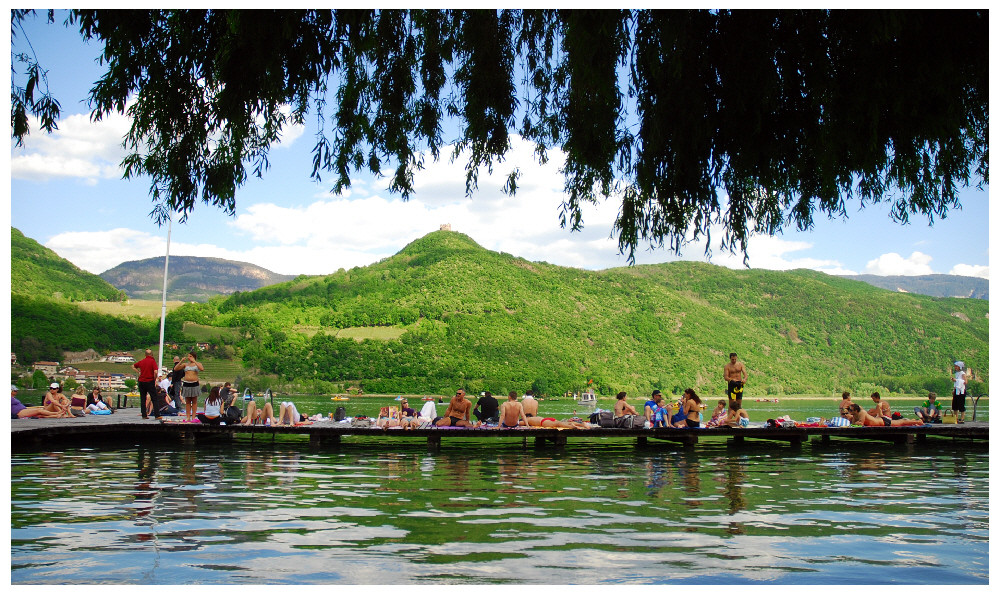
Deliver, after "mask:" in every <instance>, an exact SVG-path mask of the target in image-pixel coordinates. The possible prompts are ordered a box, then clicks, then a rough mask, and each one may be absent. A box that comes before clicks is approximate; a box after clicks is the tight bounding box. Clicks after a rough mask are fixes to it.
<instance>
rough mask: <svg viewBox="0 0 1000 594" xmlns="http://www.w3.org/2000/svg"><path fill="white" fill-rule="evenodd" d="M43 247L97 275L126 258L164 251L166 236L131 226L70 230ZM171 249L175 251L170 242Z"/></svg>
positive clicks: (158, 254) (142, 257)
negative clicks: (127, 227) (102, 229)
mask: <svg viewBox="0 0 1000 594" xmlns="http://www.w3.org/2000/svg"><path fill="white" fill-rule="evenodd" d="M45 247H47V248H49V249H50V250H52V251H54V252H55V253H57V254H59V255H60V256H62V257H63V258H66V259H67V260H69V261H70V262H72V263H74V264H76V265H77V266H79V267H80V268H82V269H84V270H86V271H88V272H92V273H94V274H100V273H102V272H104V271H105V270H108V269H109V268H114V267H115V266H117V265H119V264H121V263H122V262H126V261H128V260H144V259H146V258H154V257H157V256H162V255H163V254H164V253H165V252H166V248H167V242H166V239H165V237H159V236H157V235H153V234H150V233H147V232H144V231H136V230H134V229H124V228H118V229H111V230H110V231H70V232H66V233H60V234H58V235H55V236H53V237H52V239H50V240H49V241H48V242H47V243H46V244H45ZM171 252H172V253H176V252H174V249H173V246H172V245H171Z"/></svg>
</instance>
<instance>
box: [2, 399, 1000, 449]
mask: <svg viewBox="0 0 1000 594" xmlns="http://www.w3.org/2000/svg"><path fill="white" fill-rule="evenodd" d="M278 436H301V438H302V439H308V441H309V443H310V444H312V445H315V446H337V445H339V444H341V443H343V442H344V441H347V440H351V439H354V438H373V437H374V438H379V439H392V440H399V439H405V440H424V441H426V443H427V447H428V448H429V449H431V450H437V449H440V448H441V445H442V443H445V442H466V441H467V440H469V439H481V440H497V439H501V440H511V439H513V440H521V441H522V443H523V444H524V445H527V443H528V440H529V439H530V440H532V441H533V442H534V445H535V446H555V447H562V446H565V445H566V444H567V443H568V442H569V441H570V440H573V441H583V440H593V439H600V438H615V439H628V440H634V441H635V443H636V445H638V446H646V445H651V444H655V443H658V442H673V443H678V444H682V445H684V446H694V445H696V444H698V443H701V442H711V441H715V440H719V439H725V440H727V441H728V442H729V443H732V444H734V445H739V444H743V443H747V442H752V441H764V442H784V443H786V444H788V445H789V446H792V447H797V446H801V444H803V443H806V442H809V441H812V442H814V443H828V442H832V441H833V440H838V441H847V440H849V441H852V442H873V441H874V442H883V443H884V442H890V443H894V444H912V443H920V442H925V441H928V440H940V439H950V440H972V441H980V442H984V443H985V442H988V441H989V424H988V423H984V422H969V423H965V424H962V425H944V424H935V425H923V426H918V427H796V428H772V429H769V428H763V427H748V428H745V429H744V428H731V427H722V428H713V429H662V428H661V429H602V428H595V429H541V428H530V429H529V428H519V429H458V428H431V429H412V430H405V429H362V428H353V427H350V426H346V425H345V424H342V423H333V422H330V421H322V422H318V423H314V424H312V425H301V426H297V427H290V426H266V427H265V426H260V425H257V426H246V425H224V426H217V425H202V424H200V423H176V422H173V423H172V422H166V423H161V422H159V421H156V420H153V419H149V420H143V419H141V418H140V417H139V416H138V413H137V411H134V409H133V410H129V409H123V410H122V411H120V412H119V413H118V414H114V415H105V416H100V415H95V416H91V415H88V416H86V417H81V418H72V419H15V420H12V421H11V449H12V450H15V451H18V450H40V449H45V448H46V447H49V446H66V445H90V444H93V443H95V442H101V443H107V442H109V441H114V442H119V443H123V444H124V443H130V442H136V441H162V440H178V441H182V442H193V441H197V440H207V439H211V440H219V439H234V438H241V439H244V438H249V439H250V440H252V441H255V442H259V443H268V442H273V441H274V440H275V438H276V437H278Z"/></svg>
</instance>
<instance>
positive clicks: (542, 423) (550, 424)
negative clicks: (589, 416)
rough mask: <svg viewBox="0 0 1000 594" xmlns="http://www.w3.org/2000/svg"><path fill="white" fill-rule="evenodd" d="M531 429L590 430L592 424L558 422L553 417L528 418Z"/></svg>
mask: <svg viewBox="0 0 1000 594" xmlns="http://www.w3.org/2000/svg"><path fill="white" fill-rule="evenodd" d="M527 422H528V426H529V427H542V428H546V429H548V428H552V429H590V427H591V426H590V423H578V422H576V421H557V420H555V419H553V418H552V417H545V418H542V417H528V418H527Z"/></svg>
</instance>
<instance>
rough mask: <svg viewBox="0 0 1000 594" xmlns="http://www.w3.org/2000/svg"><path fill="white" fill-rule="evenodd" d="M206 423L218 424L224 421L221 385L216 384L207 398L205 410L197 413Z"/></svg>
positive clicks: (200, 419)
mask: <svg viewBox="0 0 1000 594" xmlns="http://www.w3.org/2000/svg"><path fill="white" fill-rule="evenodd" d="M195 416H196V417H197V419H198V420H199V421H201V422H202V423H203V424H205V425H218V424H219V423H221V422H222V394H221V389H220V388H219V386H215V387H214V388H212V390H211V391H210V392H209V393H208V398H206V399H205V412H200V413H198V414H197V415H195Z"/></svg>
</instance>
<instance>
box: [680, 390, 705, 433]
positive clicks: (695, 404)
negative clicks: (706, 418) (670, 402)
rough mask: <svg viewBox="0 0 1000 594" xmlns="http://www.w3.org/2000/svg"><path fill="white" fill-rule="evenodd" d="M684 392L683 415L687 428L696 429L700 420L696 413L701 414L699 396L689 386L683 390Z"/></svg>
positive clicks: (699, 425)
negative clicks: (685, 395) (685, 398)
mask: <svg viewBox="0 0 1000 594" xmlns="http://www.w3.org/2000/svg"><path fill="white" fill-rule="evenodd" d="M684 393H685V394H687V400H685V401H684V417H685V420H686V422H687V426H688V429H697V428H698V427H701V421H699V420H698V415H699V414H701V398H698V395H697V394H695V393H694V390H693V389H691V388H688V389H687V390H684Z"/></svg>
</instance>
